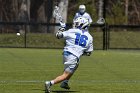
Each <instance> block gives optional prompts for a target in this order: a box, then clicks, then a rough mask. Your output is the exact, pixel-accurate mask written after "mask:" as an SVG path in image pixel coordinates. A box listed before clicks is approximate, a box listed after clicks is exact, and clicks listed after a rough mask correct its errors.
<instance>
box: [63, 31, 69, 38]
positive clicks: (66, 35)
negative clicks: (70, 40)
mask: <svg viewBox="0 0 140 93" xmlns="http://www.w3.org/2000/svg"><path fill="white" fill-rule="evenodd" d="M62 34H63V38H67V37H68V36H69V30H68V31H64V32H62Z"/></svg>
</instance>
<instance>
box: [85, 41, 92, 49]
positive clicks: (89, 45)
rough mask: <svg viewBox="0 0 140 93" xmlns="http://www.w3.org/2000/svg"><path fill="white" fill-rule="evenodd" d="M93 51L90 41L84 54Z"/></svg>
mask: <svg viewBox="0 0 140 93" xmlns="http://www.w3.org/2000/svg"><path fill="white" fill-rule="evenodd" d="M92 51H93V39H91V40H90V42H89V44H88V47H87V49H86V50H85V52H92Z"/></svg>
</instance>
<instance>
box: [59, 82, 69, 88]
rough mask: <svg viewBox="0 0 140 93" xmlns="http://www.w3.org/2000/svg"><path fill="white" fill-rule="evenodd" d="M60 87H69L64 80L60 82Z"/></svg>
mask: <svg viewBox="0 0 140 93" xmlns="http://www.w3.org/2000/svg"><path fill="white" fill-rule="evenodd" d="M60 87H61V88H64V89H67V90H69V89H70V87H69V85H68V83H66V82H62V83H61V85H60Z"/></svg>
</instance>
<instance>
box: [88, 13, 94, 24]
mask: <svg viewBox="0 0 140 93" xmlns="http://www.w3.org/2000/svg"><path fill="white" fill-rule="evenodd" d="M87 17H88V20H89V22H90V24H91V23H92V22H93V21H92V18H91V16H90V14H88V13H87Z"/></svg>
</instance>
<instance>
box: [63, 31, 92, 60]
mask: <svg viewBox="0 0 140 93" xmlns="http://www.w3.org/2000/svg"><path fill="white" fill-rule="evenodd" d="M62 33H63V37H64V38H65V39H66V46H65V47H64V51H68V52H70V53H72V54H74V55H75V56H77V57H78V58H79V57H80V56H81V55H82V54H83V53H84V52H92V51H93V38H92V36H91V35H90V34H89V33H88V31H82V30H80V29H69V30H68V31H64V32H62Z"/></svg>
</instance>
